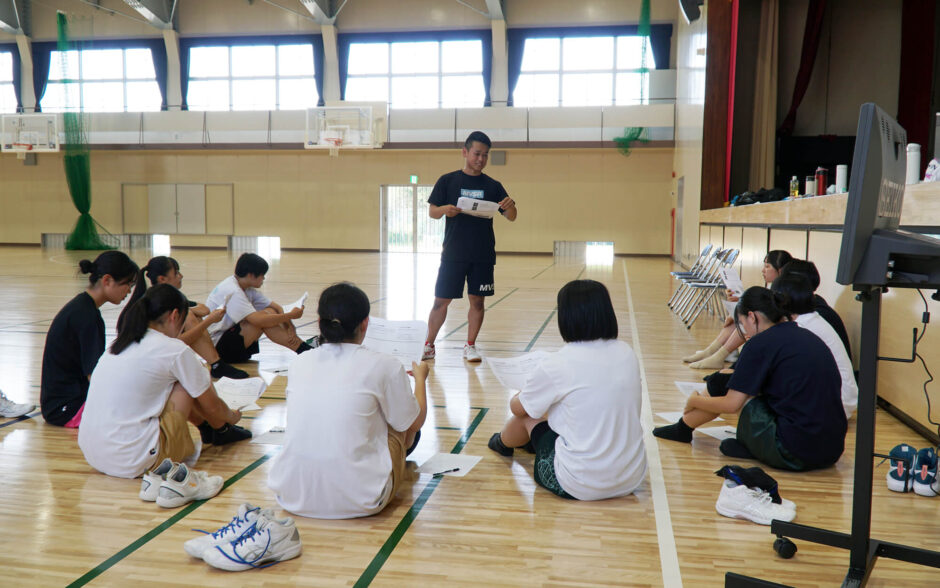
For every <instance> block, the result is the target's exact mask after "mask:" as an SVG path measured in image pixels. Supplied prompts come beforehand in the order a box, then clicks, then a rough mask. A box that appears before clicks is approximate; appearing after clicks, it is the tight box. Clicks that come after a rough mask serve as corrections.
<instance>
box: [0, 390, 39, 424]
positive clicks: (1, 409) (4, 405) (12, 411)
mask: <svg viewBox="0 0 940 588" xmlns="http://www.w3.org/2000/svg"><path fill="white" fill-rule="evenodd" d="M35 408H36V405H35V404H17V403H16V402H13V401H12V400H10V399H9V398H7V395H6V394H4V393H3V391H2V390H0V417H4V418H8V419H15V418H17V417H21V416H23V415H26V414H29V413H31V412H33V409H35Z"/></svg>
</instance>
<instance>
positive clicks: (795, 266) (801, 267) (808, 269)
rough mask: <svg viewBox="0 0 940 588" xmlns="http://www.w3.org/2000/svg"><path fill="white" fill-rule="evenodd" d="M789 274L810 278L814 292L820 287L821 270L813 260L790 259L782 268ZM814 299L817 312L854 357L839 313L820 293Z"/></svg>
mask: <svg viewBox="0 0 940 588" xmlns="http://www.w3.org/2000/svg"><path fill="white" fill-rule="evenodd" d="M787 274H800V275H801V276H804V277H806V279H807V280H809V283H810V285H811V286H812V288H813V292H816V290H818V289H819V270H817V269H816V264H815V263H813V262H812V261H808V260H805V259H794V260H792V261H790V262H789V263H788V264H786V265H785V266H783V269H781V270H780V275H781V276H783V275H787ZM814 299H815V301H816V312H818V313H819V316H821V317H823V318H824V319H825V320H826V322H827V323H829V325H830V326H832V328H833V329H834V330H835V332H836V334H837V335H839V339H841V340H842V344H843V345H845V352H846V353H847V354H848V356H849V357H852V346H851V345H850V344H849V334H848V333H847V332H846V330H845V324H844V323H843V322H842V319H841V318H840V317H839V314H838V313H837V312H836V311H835V310H833V309H832V307H830V306H829V304H828V303H827V302H826V299H825V298H823V297H822V296H820V295H819V294H815V296H814Z"/></svg>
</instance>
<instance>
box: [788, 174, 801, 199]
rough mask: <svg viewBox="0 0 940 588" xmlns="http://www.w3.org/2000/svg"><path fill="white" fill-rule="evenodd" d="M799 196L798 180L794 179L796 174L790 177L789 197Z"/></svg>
mask: <svg viewBox="0 0 940 588" xmlns="http://www.w3.org/2000/svg"><path fill="white" fill-rule="evenodd" d="M799 197H800V181H799V180H798V179H796V176H793V177H792V178H790V198H799Z"/></svg>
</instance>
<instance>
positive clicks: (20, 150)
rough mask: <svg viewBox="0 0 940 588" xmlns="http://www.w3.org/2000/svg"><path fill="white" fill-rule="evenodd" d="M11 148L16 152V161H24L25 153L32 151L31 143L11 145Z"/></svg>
mask: <svg viewBox="0 0 940 588" xmlns="http://www.w3.org/2000/svg"><path fill="white" fill-rule="evenodd" d="M11 147H12V148H13V151H15V152H16V158H17V159H26V152H27V151H32V150H33V144H32V143H13V144H12V145H11Z"/></svg>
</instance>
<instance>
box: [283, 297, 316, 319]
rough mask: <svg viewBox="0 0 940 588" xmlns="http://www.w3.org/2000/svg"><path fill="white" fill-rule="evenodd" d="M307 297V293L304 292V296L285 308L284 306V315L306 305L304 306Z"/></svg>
mask: <svg viewBox="0 0 940 588" xmlns="http://www.w3.org/2000/svg"><path fill="white" fill-rule="evenodd" d="M309 295H310V294H309V292H304V295H303V296H301V297H300V298H299V299H298V300H297V301H296V302H291V303H290V304H288V305H287V306H285V307H284V314H287V313H288V312H290V311H292V310H294V309H295V308H301V307H302V306H304V305H306V304H307V296H309Z"/></svg>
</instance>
